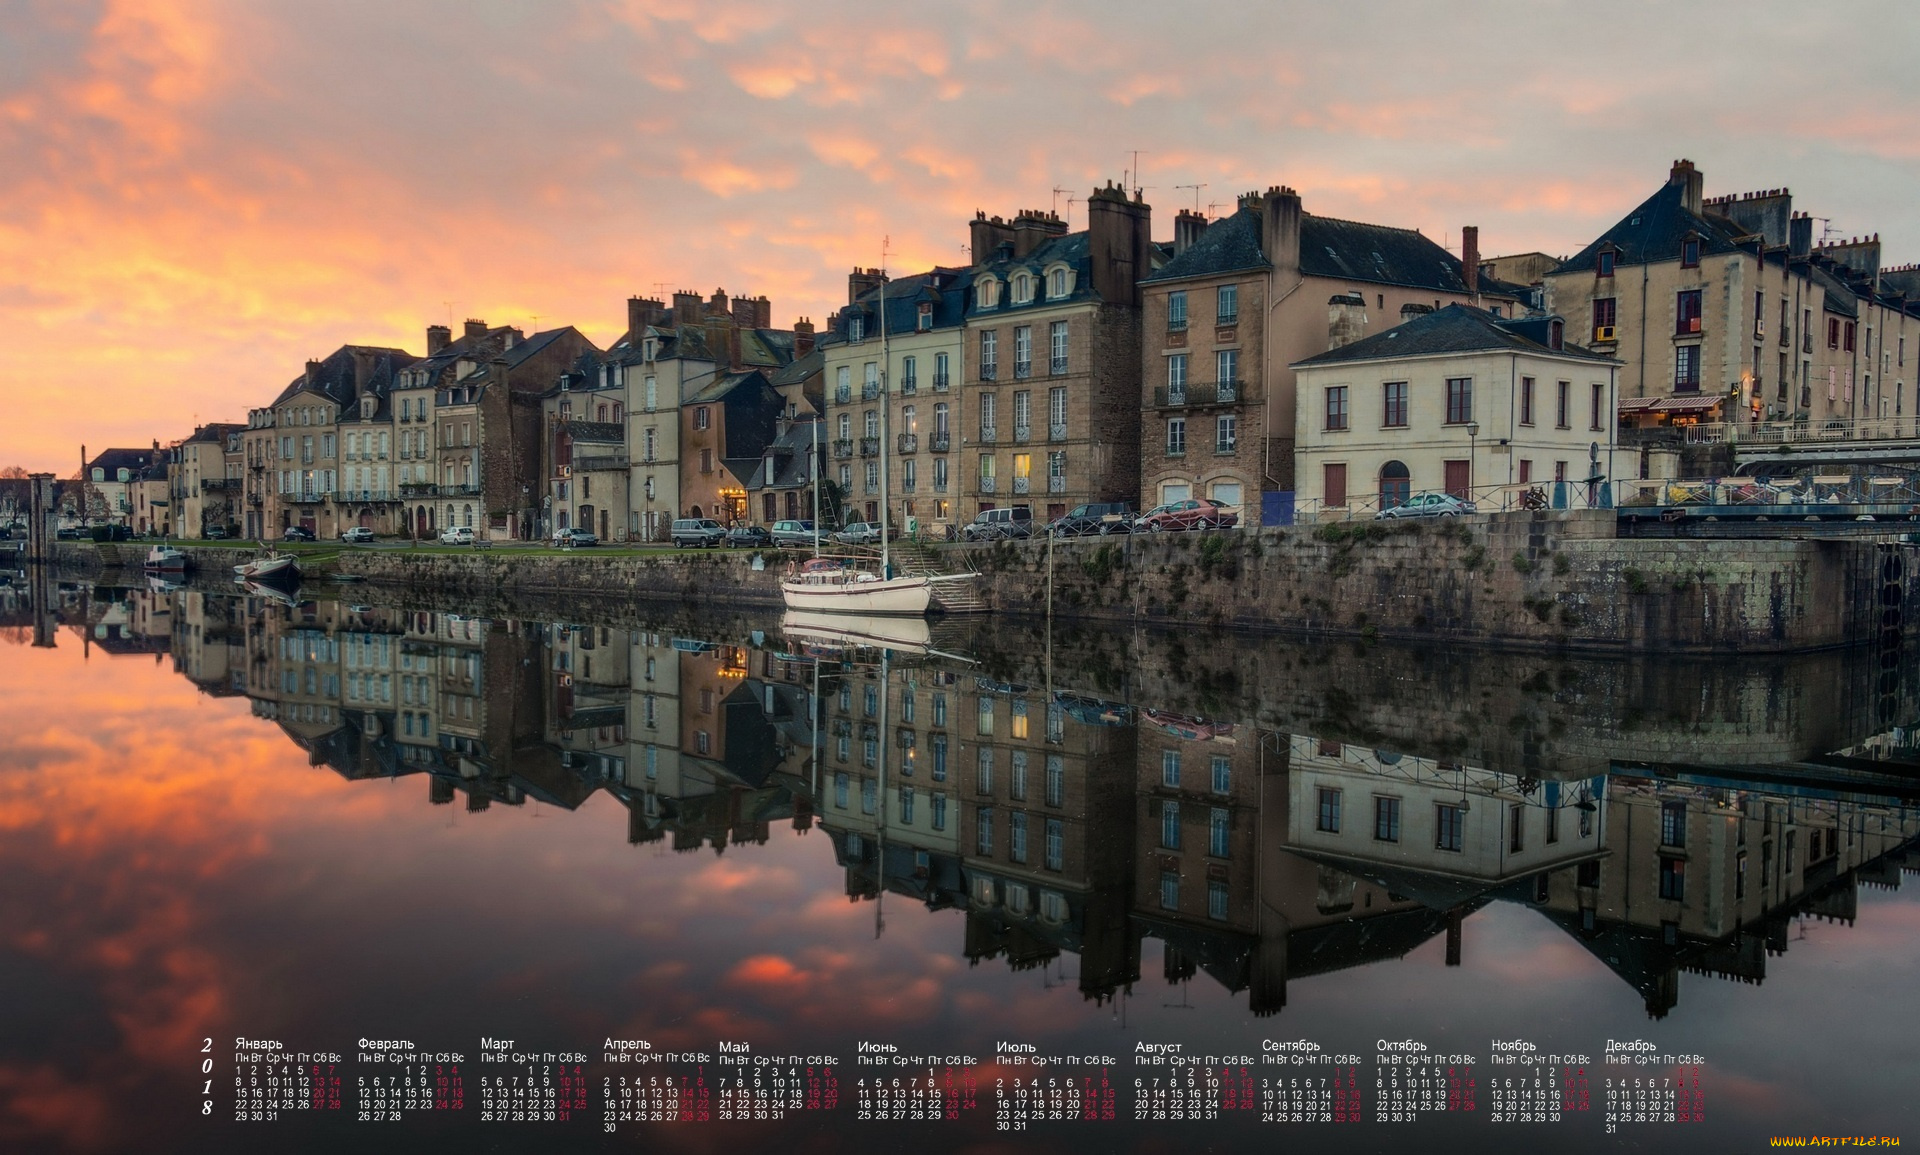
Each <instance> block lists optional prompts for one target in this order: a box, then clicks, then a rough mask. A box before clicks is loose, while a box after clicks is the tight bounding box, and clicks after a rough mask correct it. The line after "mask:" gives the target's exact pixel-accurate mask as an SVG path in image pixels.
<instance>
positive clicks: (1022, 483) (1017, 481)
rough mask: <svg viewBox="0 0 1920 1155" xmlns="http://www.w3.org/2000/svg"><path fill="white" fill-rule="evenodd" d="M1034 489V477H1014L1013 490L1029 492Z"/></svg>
mask: <svg viewBox="0 0 1920 1155" xmlns="http://www.w3.org/2000/svg"><path fill="white" fill-rule="evenodd" d="M1032 489H1033V479H1032V478H1030V477H1016V478H1014V479H1013V491H1014V492H1015V493H1029V492H1031V491H1032Z"/></svg>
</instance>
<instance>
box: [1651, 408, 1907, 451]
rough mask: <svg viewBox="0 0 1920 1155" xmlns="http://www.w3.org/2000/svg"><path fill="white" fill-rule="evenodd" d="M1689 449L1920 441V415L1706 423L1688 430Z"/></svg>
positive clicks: (1689, 427) (1691, 426)
mask: <svg viewBox="0 0 1920 1155" xmlns="http://www.w3.org/2000/svg"><path fill="white" fill-rule="evenodd" d="M1686 440H1687V444H1689V445H1720V444H1723V443H1726V442H1734V443H1737V444H1742V445H1790V444H1799V443H1815V444H1817V443H1820V442H1826V441H1920V415H1904V416H1900V417H1835V418H1831V419H1829V420H1826V421H1813V422H1804V421H1761V422H1755V423H1752V424H1746V423H1742V422H1738V421H1703V422H1701V423H1700V424H1698V425H1689V426H1687V429H1686Z"/></svg>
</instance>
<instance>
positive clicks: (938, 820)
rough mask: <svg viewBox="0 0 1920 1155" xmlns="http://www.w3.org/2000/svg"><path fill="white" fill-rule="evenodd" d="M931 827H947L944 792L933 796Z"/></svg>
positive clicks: (938, 828)
mask: <svg viewBox="0 0 1920 1155" xmlns="http://www.w3.org/2000/svg"><path fill="white" fill-rule="evenodd" d="M933 828H934V829H935V830H945V829H946V828H947V796H946V795H945V794H935V795H934V796H933Z"/></svg>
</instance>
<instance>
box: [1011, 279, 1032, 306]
mask: <svg viewBox="0 0 1920 1155" xmlns="http://www.w3.org/2000/svg"><path fill="white" fill-rule="evenodd" d="M1032 300H1033V278H1032V277H1030V276H1028V275H1027V274H1026V273H1016V274H1014V278H1013V303H1014V304H1016V305H1025V304H1028V303H1029V302H1031V301H1032Z"/></svg>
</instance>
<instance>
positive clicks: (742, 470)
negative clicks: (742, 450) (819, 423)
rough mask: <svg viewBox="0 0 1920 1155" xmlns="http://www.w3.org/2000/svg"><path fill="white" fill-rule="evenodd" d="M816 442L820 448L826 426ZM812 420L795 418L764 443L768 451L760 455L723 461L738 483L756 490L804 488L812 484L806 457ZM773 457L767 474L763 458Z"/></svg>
mask: <svg viewBox="0 0 1920 1155" xmlns="http://www.w3.org/2000/svg"><path fill="white" fill-rule="evenodd" d="M820 433H821V438H820V446H821V449H822V450H823V451H824V450H825V447H826V444H827V441H826V437H825V433H826V430H824V429H822V430H821V431H820ZM813 439H814V422H812V421H795V422H792V423H790V424H789V425H788V426H787V427H786V428H785V429H782V430H781V431H780V434H779V436H777V437H775V438H774V439H773V444H772V445H771V446H769V447H768V449H769V453H768V454H763V455H762V456H760V457H747V458H740V459H738V460H737V461H728V462H724V464H725V465H726V467H727V468H728V470H730V471H731V472H732V473H733V475H734V476H735V477H738V478H740V484H741V487H742V488H744V489H749V490H753V491H755V492H758V491H760V490H763V489H804V488H806V487H807V486H809V485H812V484H813V471H812V470H811V469H809V468H808V465H807V463H808V461H809V460H811V459H812V457H813V450H814V440H813ZM769 456H771V458H772V460H773V476H772V477H768V476H767V469H766V461H767V458H768V457H769Z"/></svg>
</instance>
